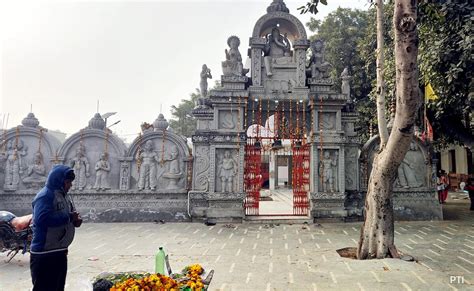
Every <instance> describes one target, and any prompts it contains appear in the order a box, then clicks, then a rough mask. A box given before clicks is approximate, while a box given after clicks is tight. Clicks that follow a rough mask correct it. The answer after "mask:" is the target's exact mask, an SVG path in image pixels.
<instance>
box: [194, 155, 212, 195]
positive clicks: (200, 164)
mask: <svg viewBox="0 0 474 291" xmlns="http://www.w3.org/2000/svg"><path fill="white" fill-rule="evenodd" d="M209 160H210V157H209V147H208V146H195V156H194V177H193V183H194V185H193V190H195V191H208V190H209V165H210V163H209Z"/></svg>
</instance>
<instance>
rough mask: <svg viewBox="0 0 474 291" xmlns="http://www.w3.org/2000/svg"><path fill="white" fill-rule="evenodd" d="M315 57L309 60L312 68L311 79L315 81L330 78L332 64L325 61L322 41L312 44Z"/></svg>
mask: <svg viewBox="0 0 474 291" xmlns="http://www.w3.org/2000/svg"><path fill="white" fill-rule="evenodd" d="M311 50H312V52H313V55H312V56H311V58H310V59H309V67H310V68H311V77H312V78H315V79H327V78H329V71H330V69H331V64H330V63H328V62H326V61H325V60H324V43H323V41H322V40H319V39H317V40H315V41H314V42H312V43H311Z"/></svg>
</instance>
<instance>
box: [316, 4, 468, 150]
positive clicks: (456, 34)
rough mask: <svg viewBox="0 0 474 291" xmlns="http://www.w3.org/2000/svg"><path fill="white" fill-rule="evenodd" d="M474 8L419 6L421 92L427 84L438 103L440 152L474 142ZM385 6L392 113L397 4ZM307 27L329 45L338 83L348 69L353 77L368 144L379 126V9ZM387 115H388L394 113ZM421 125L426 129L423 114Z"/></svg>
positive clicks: (431, 106)
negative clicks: (473, 121) (473, 120)
mask: <svg viewBox="0 0 474 291" xmlns="http://www.w3.org/2000/svg"><path fill="white" fill-rule="evenodd" d="M313 2H314V1H313ZM471 2H472V1H469V0H459V1H445V0H437V1H427V0H426V1H420V4H419V11H418V14H419V18H418V25H419V40H420V46H419V56H418V61H419V69H420V90H423V89H424V85H425V80H428V81H429V82H430V83H431V84H432V86H433V88H434V90H435V91H436V94H437V95H438V97H439V99H438V100H435V101H430V102H428V104H427V114H428V118H429V120H430V122H431V124H432V126H433V129H434V132H435V143H436V144H437V146H441V147H442V146H445V145H447V144H448V143H453V142H457V143H463V144H468V145H472V143H473V141H474V137H473V135H472V128H469V125H470V120H469V116H470V114H472V104H473V103H474V101H473V95H474V94H473V93H472V92H473V87H474V81H473V76H472V68H473V67H474V64H473V58H472V55H474V52H473V43H474V41H473V38H474V37H473V35H474V34H473V27H474V26H473V19H474V18H473V17H472V15H474V5H473V4H470V3H471ZM308 4H309V3H308ZM384 6H385V8H384V39H385V50H384V53H385V62H384V67H385V69H384V78H385V86H386V99H387V102H386V104H387V106H388V107H390V106H391V104H394V96H395V58H394V52H393V48H394V44H393V41H394V36H393V23H392V21H393V11H394V7H393V0H388V1H386V4H385V5H384ZM307 26H308V28H309V29H310V30H311V31H313V32H315V34H314V35H313V36H311V39H314V38H322V39H324V40H325V41H326V60H327V61H329V62H330V63H332V65H333V66H334V69H335V70H334V72H333V77H334V78H336V80H337V79H338V77H339V75H340V73H341V71H342V69H343V68H344V67H346V66H347V67H349V70H350V72H351V75H352V76H353V80H352V83H351V89H352V94H353V99H355V101H356V110H357V112H358V113H359V121H358V127H359V128H360V129H361V130H360V134H361V135H362V139H363V140H365V139H366V138H367V137H368V132H369V130H368V129H369V126H370V125H372V127H373V128H374V129H376V125H377V119H376V115H375V114H373V110H374V109H375V103H374V100H375V93H376V92H375V90H376V87H375V82H376V70H375V69H376V67H375V63H376V62H375V58H376V44H377V41H376V40H377V37H376V21H375V8H374V7H371V8H370V9H369V10H368V11H359V10H352V9H343V8H339V9H338V10H336V11H334V12H332V13H330V14H329V15H328V16H327V17H326V18H325V19H324V20H322V21H320V20H316V19H311V21H310V22H309V23H308V24H307ZM337 83H339V82H337ZM387 109H388V110H387V113H388V114H389V113H390V108H387ZM387 118H389V116H387ZM417 123H418V125H419V126H420V127H421V128H422V127H423V123H424V120H423V108H421V109H420V114H419V118H418V121H417Z"/></svg>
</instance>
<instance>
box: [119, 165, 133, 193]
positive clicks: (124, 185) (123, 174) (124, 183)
mask: <svg viewBox="0 0 474 291" xmlns="http://www.w3.org/2000/svg"><path fill="white" fill-rule="evenodd" d="M132 159H133V158H131V157H128V158H120V159H119V161H120V183H119V189H120V190H123V191H125V190H128V189H130V172H131V171H130V163H131V162H132Z"/></svg>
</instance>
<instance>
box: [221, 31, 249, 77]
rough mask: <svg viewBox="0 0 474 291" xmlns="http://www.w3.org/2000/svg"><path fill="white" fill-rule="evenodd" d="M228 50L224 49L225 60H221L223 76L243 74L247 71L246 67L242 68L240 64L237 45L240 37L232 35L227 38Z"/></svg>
mask: <svg viewBox="0 0 474 291" xmlns="http://www.w3.org/2000/svg"><path fill="white" fill-rule="evenodd" d="M227 44H228V45H229V48H230V49H229V50H227V49H226V50H225V58H226V60H225V61H223V62H222V72H223V74H224V76H231V75H235V76H244V75H245V74H247V73H248V71H249V70H248V69H244V65H243V64H242V56H241V55H240V51H239V45H240V39H239V38H238V37H237V36H235V35H233V36H231V37H229V38H228V39H227Z"/></svg>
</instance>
